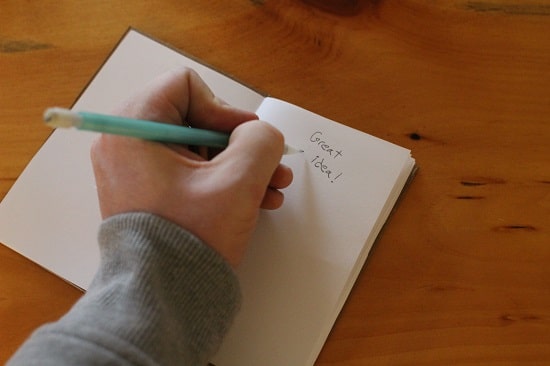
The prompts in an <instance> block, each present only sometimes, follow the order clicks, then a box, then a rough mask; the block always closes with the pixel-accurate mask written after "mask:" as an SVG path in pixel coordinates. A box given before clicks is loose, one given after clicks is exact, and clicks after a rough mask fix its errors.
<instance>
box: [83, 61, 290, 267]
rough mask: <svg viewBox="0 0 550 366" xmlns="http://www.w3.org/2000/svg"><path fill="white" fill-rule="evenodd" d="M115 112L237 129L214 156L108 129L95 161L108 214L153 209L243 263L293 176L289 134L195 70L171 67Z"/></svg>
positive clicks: (96, 147) (96, 144)
mask: <svg viewBox="0 0 550 366" xmlns="http://www.w3.org/2000/svg"><path fill="white" fill-rule="evenodd" d="M115 114H118V115H122V116H126V117H132V118H140V119H148V120H153V121H158V122H164V123H172V124H188V125H190V126H192V127H197V128H205V129H213V130H219V131H224V132H231V131H232V133H231V137H230V140H229V146H228V147H227V148H226V149H225V150H223V151H222V152H220V153H219V154H217V155H216V156H214V157H213V158H212V159H211V160H207V159H205V157H204V156H201V155H199V154H196V153H194V152H192V151H190V150H188V149H187V148H185V147H183V146H177V145H166V144H161V143H156V142H150V141H144V140H140V139H136V138H130V137H121V136H114V135H102V136H101V137H99V138H98V139H97V140H96V141H95V142H94V144H93V146H92V150H91V156H92V164H93V168H94V173H95V177H96V183H97V190H98V196H99V203H100V209H101V214H102V217H103V218H107V217H110V216H113V215H116V214H119V213H125V212H136V211H141V212H150V213H153V214H156V215H159V216H161V217H164V218H165V219H168V220H170V221H173V222H175V223H176V224H178V225H180V226H182V227H183V228H185V229H187V230H189V231H190V232H191V233H193V234H194V235H196V236H197V237H199V238H200V239H201V240H203V241H204V242H205V243H206V244H208V245H210V246H211V247H212V248H214V249H215V250H216V251H218V252H219V253H220V254H221V255H222V256H223V257H224V258H225V259H226V260H227V261H228V262H229V263H230V264H231V265H232V266H234V267H235V266H237V265H238V263H239V262H240V261H241V259H242V256H243V254H244V251H245V249H246V245H247V243H248V241H249V239H250V236H251V235H252V232H253V230H254V228H255V226H256V222H257V219H258V215H259V209H260V208H264V209H276V208H278V207H280V206H281V205H282V203H283V199H284V198H283V194H282V193H281V192H280V191H279V189H282V188H285V187H287V186H288V185H289V184H290V183H291V181H292V171H291V170H290V168H288V167H286V166H284V165H281V164H280V163H279V162H280V159H281V156H282V153H283V146H284V142H283V136H282V135H281V133H280V132H279V131H278V130H276V129H275V128H274V127H272V126H270V125H269V124H268V123H265V122H261V121H257V118H258V117H257V116H256V115H255V114H254V113H251V112H247V111H243V110H239V109H236V108H233V107H231V106H229V105H227V104H225V103H223V102H222V101H220V100H219V99H217V98H216V97H215V96H214V95H213V94H212V92H211V91H210V89H209V88H208V87H207V86H206V84H205V83H204V82H203V81H202V79H200V77H199V76H198V74H196V73H195V72H194V71H192V70H190V69H178V70H175V71H171V72H168V73H166V74H164V75H162V76H160V77H159V78H157V79H156V80H154V81H153V82H152V83H151V84H150V85H149V86H148V87H147V88H146V89H145V90H143V91H142V92H140V93H139V94H137V95H136V96H134V97H133V98H131V99H130V100H128V101H127V102H126V103H125V104H124V105H122V106H121V107H120V108H119V109H117V110H116V111H115Z"/></svg>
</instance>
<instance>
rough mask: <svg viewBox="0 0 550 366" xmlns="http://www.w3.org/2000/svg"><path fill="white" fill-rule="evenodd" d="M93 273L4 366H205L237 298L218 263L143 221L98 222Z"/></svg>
mask: <svg viewBox="0 0 550 366" xmlns="http://www.w3.org/2000/svg"><path fill="white" fill-rule="evenodd" d="M99 245H100V251H101V264H100V268H99V270H98V272H97V274H96V276H95V278H94V280H93V281H92V284H91V285H90V287H89V289H88V291H87V293H86V294H85V295H84V296H83V297H82V298H81V299H80V300H79V301H78V302H77V303H76V304H75V305H74V306H73V308H72V309H71V310H70V311H69V312H68V313H67V314H66V315H65V316H63V317H62V318H61V319H60V320H59V321H57V322H55V323H52V324H48V325H45V326H43V327H41V328H39V329H38V330H37V331H35V332H34V334H33V335H32V336H31V337H30V338H29V339H28V340H27V341H26V342H25V343H24V344H23V346H22V347H21V348H20V349H19V350H18V351H17V352H16V354H15V355H14V356H13V358H12V359H11V360H10V362H9V363H8V364H9V365H205V364H207V363H208V360H209V358H210V357H211V356H212V355H213V354H214V353H215V352H216V350H217V349H218V347H219V345H220V344H221V341H222V338H223V336H224V335H225V333H226V331H227V330H228V328H229V326H230V324H231V321H232V319H233V317H234V316H235V314H236V312H237V310H238V306H239V302H240V296H241V295H240V290H239V286H238V282H237V279H236V276H235V274H234V272H233V271H232V269H231V268H230V266H229V265H228V264H227V263H226V262H225V261H224V260H223V259H222V257H221V256H220V255H218V254H217V253H216V252H214V251H213V250H212V249H211V248H210V247H208V246H206V245H204V244H203V243H202V242H201V241H199V240H198V239H197V238H196V237H194V236H193V235H191V234H190V233H189V232H187V231H185V230H184V229H182V228H181V227H179V226H177V225H175V224H173V223H171V222H168V221H166V220H163V219H162V218H159V217H157V216H154V215H151V214H146V213H129V214H122V215H117V216H114V217H112V218H110V219H107V220H106V221H104V222H103V223H102V225H101V227H100V231H99Z"/></svg>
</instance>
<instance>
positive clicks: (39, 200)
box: [0, 31, 263, 289]
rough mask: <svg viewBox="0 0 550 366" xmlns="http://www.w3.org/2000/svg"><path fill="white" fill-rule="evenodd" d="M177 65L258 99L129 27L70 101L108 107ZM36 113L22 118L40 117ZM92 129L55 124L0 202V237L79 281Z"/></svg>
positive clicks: (85, 278) (94, 254)
mask: <svg viewBox="0 0 550 366" xmlns="http://www.w3.org/2000/svg"><path fill="white" fill-rule="evenodd" d="M181 65H184V66H188V67H191V68H193V69H194V70H195V71H197V72H198V73H199V74H200V76H201V77H202V78H203V79H204V80H205V81H206V83H207V84H208V85H209V87H210V88H211V89H212V91H213V92H214V93H215V94H216V95H218V96H219V97H221V98H222V99H224V100H226V101H227V102H228V103H230V104H232V105H235V106H238V107H240V108H243V109H247V110H251V111H253V110H255V109H256V108H257V106H258V105H259V104H260V103H261V101H262V99H263V96H262V95H260V94H258V93H256V92H254V91H252V90H251V89H249V88H247V87H245V86H243V85H241V84H239V83H237V82H236V81H234V80H232V79H230V78H228V77H226V76H224V75H222V74H220V73H218V72H215V71H213V70H212V69H210V68H208V67H206V66H204V65H202V64H200V63H198V62H195V61H193V60H191V59H189V58H187V57H185V56H183V55H182V54H181V53H178V52H176V51H174V50H172V49H170V48H169V47H166V46H164V45H162V44H160V43H158V42H155V41H154V40H152V39H150V38H148V37H146V36H144V35H142V34H140V33H139V32H136V31H129V32H128V33H127V34H126V36H125V37H124V39H123V41H121V43H120V44H119V45H118V47H117V48H116V51H115V52H114V53H113V54H112V55H111V56H110V57H109V59H108V61H107V62H106V63H105V64H104V65H103V67H102V68H101V70H100V71H99V72H98V74H97V75H96V76H95V78H94V79H93V81H92V82H91V83H90V85H89V86H88V87H87V89H86V90H85V92H84V93H83V94H82V95H81V97H80V99H79V100H78V101H77V102H76V104H75V105H74V106H73V109H74V110H87V111H93V112H99V113H108V112H109V111H110V110H112V109H113V108H114V107H115V106H116V105H118V104H119V103H120V102H122V101H123V100H124V99H126V98H127V97H129V96H130V95H132V94H133V93H135V92H136V91H137V90H139V89H140V88H141V87H143V86H144V85H146V84H147V83H148V82H149V81H151V80H152V79H154V78H155V77H156V76H158V75H160V74H162V73H163V72H165V71H167V70H170V69H173V68H176V67H177V66H181ZM44 107H45V108H46V107H50V106H44ZM40 117H41V116H37V120H36V121H25V123H29V124H32V123H36V124H39V123H42V121H41V120H40ZM96 136H97V135H96V134H95V133H92V132H82V131H75V130H56V131H55V132H54V133H53V134H52V136H50V138H49V139H48V140H47V141H46V142H45V144H44V145H43V146H42V148H41V149H40V151H39V153H38V154H37V155H35V156H34V158H33V159H32V161H31V162H30V163H29V165H28V166H27V167H26V168H25V170H24V172H23V173H22V174H21V176H20V177H19V179H18V180H17V182H16V183H15V184H14V186H13V187H12V189H11V190H10V191H9V192H8V194H7V195H6V197H5V198H4V199H3V200H2V203H1V204H0V242H2V243H4V244H6V245H7V246H9V247H11V248H12V249H14V250H15V251H17V252H19V253H21V254H22V255H24V256H26V257H28V258H30V259H31V260H33V261H34V262H36V263H39V264H40V265H41V266H43V267H44V268H46V269H48V270H50V271H52V272H53V273H55V274H57V275H59V276H60V277H62V278H65V279H67V280H68V281H69V282H72V283H74V284H75V285H77V286H79V287H81V288H84V289H86V288H87V287H88V285H89V284H90V282H91V280H92V277H93V275H94V273H95V271H96V269H97V266H98V263H99V249H98V247H97V242H96V234H97V228H98V225H99V223H100V215H99V207H98V202H97V198H96V191H95V186H94V179H93V172H92V167H91V163H90V160H89V150H90V145H91V143H92V141H93V139H94V138H95V137H96Z"/></svg>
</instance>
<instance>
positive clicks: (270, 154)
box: [216, 121, 284, 194]
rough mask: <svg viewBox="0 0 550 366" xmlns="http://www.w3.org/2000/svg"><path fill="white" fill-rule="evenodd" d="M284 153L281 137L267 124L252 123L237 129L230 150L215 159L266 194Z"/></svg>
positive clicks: (228, 148) (280, 134)
mask: <svg viewBox="0 0 550 366" xmlns="http://www.w3.org/2000/svg"><path fill="white" fill-rule="evenodd" d="M283 150H284V138H283V135H282V133H281V132H280V131H279V130H277V129H276V128H275V127H273V126H271V125H270V124H268V123H267V122H262V121H250V122H245V123H243V124H241V125H239V126H237V128H235V129H234V130H233V132H232V134H231V137H230V139H229V145H228V147H227V148H226V149H225V150H224V151H223V152H222V153H221V154H219V155H218V156H217V157H216V159H218V158H219V159H220V160H223V163H228V164H229V165H230V166H231V170H232V171H233V174H237V175H238V176H240V179H241V180H243V181H245V182H247V183H248V184H249V185H252V186H255V187H257V188H258V189H261V190H262V194H263V193H265V189H266V188H267V186H268V185H269V182H270V180H271V177H272V176H273V173H274V172H275V169H276V168H277V166H278V165H279V163H280V161H281V157H282V155H283Z"/></svg>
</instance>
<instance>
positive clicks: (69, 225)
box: [0, 29, 415, 366]
mask: <svg viewBox="0 0 550 366" xmlns="http://www.w3.org/2000/svg"><path fill="white" fill-rule="evenodd" d="M181 65H186V66H188V67H190V68H193V69H195V70H196V71H197V72H198V73H199V74H200V76H201V77H202V78H203V79H204V80H205V81H206V83H207V84H208V85H209V86H210V87H211V89H212V90H213V92H214V93H215V94H216V95H218V96H219V97H221V98H222V99H224V100H225V101H226V102H228V103H230V104H233V105H235V106H237V107H240V108H244V109H248V110H251V111H256V113H257V114H258V116H259V117H260V118H261V119H262V120H264V121H267V122H268V123H271V124H273V125H274V126H276V127H277V128H278V129H279V130H280V131H281V132H282V133H283V134H284V136H285V140H286V143H287V144H289V145H291V146H294V147H296V148H299V149H303V150H304V153H301V154H293V155H288V156H284V157H283V160H282V162H283V163H284V164H286V165H288V166H290V167H291V168H292V170H293V172H294V181H293V183H292V185H291V186H290V187H288V188H287V189H285V190H284V194H285V203H284V205H283V206H282V207H281V208H280V209H278V210H275V211H262V212H261V214H260V220H259V223H258V227H257V230H256V232H255V234H254V235H253V238H252V242H251V243H250V246H249V250H248V252H247V254H246V257H245V259H244V261H243V263H242V265H241V266H240V268H239V269H238V271H237V272H238V277H239V280H240V283H241V287H242V292H243V305H242V308H241V311H240V312H239V314H238V315H237V317H236V319H235V322H234V325H233V326H232V328H231V329H230V331H229V334H228V335H227V337H226V338H225V339H224V342H223V344H222V347H221V349H220V351H219V352H218V353H217V355H216V356H215V357H214V359H213V360H212V363H213V364H215V365H216V366H236V365H239V366H242V365H264V366H271V365H273V366H275V365H276V366H280V365H300V366H302V365H312V364H314V362H315V360H316V358H317V356H318V354H319V352H320V350H321V348H322V346H323V344H324V342H325V341H326V338H327V336H328V334H329V332H330V330H331V328H332V326H333V324H334V322H335V320H336V318H337V316H338V313H339V312H340V310H341V308H342V306H343V305H344V302H345V301H346V298H347V297H348V295H349V292H350V290H351V288H352V285H353V283H354V282H355V280H356V278H357V275H358V274H359V271H360V269H361V267H362V266H363V263H364V262H365V259H366V258H367V255H368V253H369V251H370V249H371V247H372V245H373V243H374V241H375V239H376V237H377V235H378V234H379V232H380V230H381V228H382V226H383V225H384V223H385V222H386V220H387V219H388V216H389V214H390V212H391V211H392V209H393V208H394V206H395V204H396V201H397V199H398V197H399V196H400V193H401V192H402V190H403V189H404V187H405V186H406V184H407V181H408V180H409V178H410V177H411V176H412V175H413V172H414V170H415V160H414V159H413V158H412V157H411V152H410V151H409V150H407V149H405V148H402V147H399V146H397V145H394V144H392V143H390V142H387V141H384V140H382V139H380V138H377V137H374V136H371V135H369V134H367V133H365V132H361V131H358V130H355V129H352V128H350V127H347V126H345V125H344V124H340V123H337V122H335V121H332V120H329V119H327V118H324V117H322V116H320V115H317V114H315V113H312V112H310V111H307V110H305V109H303V108H300V107H299V106H296V105H293V104H290V103H287V102H285V101H283V100H279V99H276V98H272V97H269V96H267V95H264V94H263V93H260V92H258V91H256V90H254V89H252V88H250V87H248V86H246V85H245V84H242V83H240V82H238V81H236V80H235V79H233V78H231V77H229V76H227V75H224V74H223V73H222V72H219V71H217V70H214V69H213V68H210V67H208V66H207V65H205V64H204V63H202V62H200V61H198V60H197V59H195V58H193V57H190V56H188V55H186V54H184V53H183V52H180V51H178V50H175V49H173V48H171V47H170V46H167V45H165V44H163V43H161V42H158V41H157V40H154V39H153V38H151V37H149V36H147V35H145V34H143V33H141V32H139V31H137V30H134V29H129V30H128V31H127V32H126V34H125V35H124V36H123V37H122V39H121V40H120V42H119V43H118V45H116V47H115V49H114V50H113V51H112V53H111V54H110V56H109V57H108V59H107V60H106V61H105V63H104V64H103V65H102V66H101V68H100V69H99V70H98V71H97V73H96V74H95V75H94V76H93V78H92V80H91V81H90V82H89V84H88V85H87V86H86V87H85V89H84V90H83V92H82V93H81V95H80V96H79V97H78V100H77V101H76V102H75V104H74V105H73V110H76V111H92V112H98V113H109V111H110V110H111V109H112V108H113V107H114V106H115V105H117V103H119V102H121V101H122V100H123V99H125V98H126V97H127V96H129V95H130V94H132V93H133V92H135V91H136V90H138V89H139V88H141V87H142V86H143V85H144V84H146V83H147V82H149V81H150V80H151V79H153V78H154V77H155V76H157V75H159V74H161V73H163V72H164V71H167V70H170V69H172V68H174V67H177V66H181ZM335 103H337V102H335ZM44 107H45V108H46V107H50V106H44ZM26 123H31V124H32V123H41V119H40V116H37V118H36V121H26ZM95 137H96V134H95V133H92V132H83V131H77V130H56V131H55V132H54V133H52V135H51V136H50V137H49V138H48V139H47V140H46V142H45V143H44V144H43V146H42V147H41V148H40V150H39V151H38V153H37V154H36V155H35V156H34V157H33V159H32V160H31V162H30V163H29V164H28V166H27V167H26V169H25V170H24V171H23V173H22V174H21V175H20V177H19V179H18V180H17V181H16V183H15V184H14V185H13V187H12V189H11V190H10V191H9V193H8V194H7V195H6V197H5V198H4V199H3V201H2V202H1V204H0V242H2V243H4V244H5V245H7V246H9V247H11V248H12V249H14V250H16V251H17V252H19V253H21V254H22V255H24V256H26V257H28V258H30V259H31V260H33V261H34V262H36V263H38V264H39V265H41V266H43V267H44V268H46V269H47V270H49V271H51V272H53V273H55V274H57V275H58V276H60V277H62V278H63V279H65V280H67V281H69V282H71V283H73V284H74V285H76V286H78V287H81V288H82V289H86V288H87V286H88V285H89V284H90V282H91V280H92V277H93V275H94V272H95V271H96V268H97V267H98V262H99V252H98V247H97V242H96V234H97V228H98V225H99V223H100V214H99V209H98V202H97V198H96V192H95V186H94V179H93V173H92V169H91V164H90V161H89V148H90V144H91V142H92V140H93V139H94V138H95ZM213 230H215V228H213Z"/></svg>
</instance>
